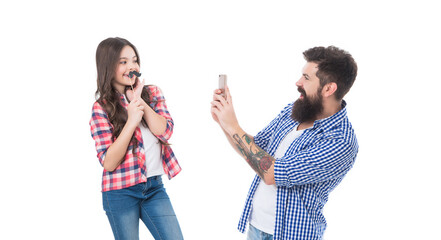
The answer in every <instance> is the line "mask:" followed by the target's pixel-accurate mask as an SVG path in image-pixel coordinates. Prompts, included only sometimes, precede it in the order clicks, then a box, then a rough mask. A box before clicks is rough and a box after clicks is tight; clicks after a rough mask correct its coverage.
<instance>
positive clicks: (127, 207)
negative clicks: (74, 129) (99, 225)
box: [90, 38, 183, 240]
mask: <svg viewBox="0 0 441 240" xmlns="http://www.w3.org/2000/svg"><path fill="white" fill-rule="evenodd" d="M96 66H97V72H98V78H97V90H96V96H97V101H96V102H95V103H94V104H93V108H92V118H91V120H90V130H91V134H92V138H93V139H94V140H95V146H96V150H97V153H98V154H97V157H98V160H99V161H100V163H101V165H102V166H103V167H104V170H103V180H102V196H103V207H104V210H105V211H106V214H107V217H108V219H109V222H110V225H111V227H112V231H113V235H114V236H115V239H138V238H139V229H138V227H139V219H141V220H142V221H143V222H144V224H145V225H146V226H147V228H148V229H149V231H150V233H151V234H152V235H153V236H154V238H155V239H172V240H176V239H183V237H182V233H181V229H180V227H179V223H178V220H177V218H176V215H175V213H174V211H173V207H172V205H171V202H170V199H169V197H168V195H167V193H166V191H165V189H164V187H163V184H162V179H161V175H162V174H167V175H168V177H169V179H171V178H173V177H174V176H176V175H177V174H178V173H179V172H180V171H181V168H180V166H179V164H178V162H177V160H176V158H175V156H174V154H173V151H172V149H171V148H170V146H169V144H167V142H168V139H169V138H170V136H171V134H172V131H173V120H172V118H171V116H170V114H169V112H168V110H167V106H166V104H165V98H164V96H163V95H162V92H161V90H160V89H159V88H158V87H156V86H152V85H150V86H144V80H143V81H142V83H141V82H140V81H139V79H138V77H136V76H133V77H132V78H130V77H129V75H130V74H129V73H130V72H131V71H137V72H139V66H140V60H139V56H138V52H137V50H136V48H135V46H133V45H132V44H131V43H130V42H129V41H127V40H125V39H122V38H108V39H106V40H104V41H102V42H101V43H100V44H99V45H98V48H97V51H96Z"/></svg>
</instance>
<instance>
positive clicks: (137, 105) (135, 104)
mask: <svg viewBox="0 0 441 240" xmlns="http://www.w3.org/2000/svg"><path fill="white" fill-rule="evenodd" d="M127 115H128V119H127V123H128V124H133V125H135V126H138V124H139V122H141V119H142V116H143V115H144V106H143V105H142V100H141V99H134V100H133V101H131V102H130V103H129V106H128V107H127Z"/></svg>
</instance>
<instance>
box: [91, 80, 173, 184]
mask: <svg viewBox="0 0 441 240" xmlns="http://www.w3.org/2000/svg"><path fill="white" fill-rule="evenodd" d="M145 88H148V90H149V93H150V100H151V103H150V107H151V108H152V109H153V110H154V111H155V112H156V113H158V114H160V115H161V116H163V117H165V119H166V120H167V128H166V130H165V132H164V133H163V134H161V135H155V136H156V137H157V138H158V139H159V140H160V141H161V142H162V144H161V145H162V154H161V158H162V164H163V167H164V172H165V173H166V174H167V175H168V177H169V179H171V178H173V177H174V176H176V175H177V174H178V173H179V172H180V171H181V167H180V166H179V163H178V161H177V159H176V157H175V154H174V153H173V150H172V149H171V147H170V146H169V144H168V140H169V139H170V137H171V135H172V133H173V125H174V124H173V119H172V118H171V116H170V113H169V112H168V110H167V105H166V104H165V98H164V95H163V94H162V92H161V90H160V89H159V88H158V87H156V86H152V85H150V86H145ZM120 97H121V104H122V105H123V106H124V107H125V108H127V106H128V104H129V103H128V102H127V100H126V99H125V97H124V95H122V94H121V96H120ZM89 124H90V131H91V134H92V138H93V140H95V147H96V151H97V157H98V160H99V161H100V163H101V165H103V160H104V158H105V156H106V152H107V149H108V148H109V146H110V145H111V144H112V143H113V142H114V140H115V139H112V132H113V125H112V124H111V123H110V121H109V118H108V116H107V113H106V111H105V110H104V109H103V107H102V106H101V105H100V104H99V103H98V102H95V103H94V104H93V108H92V118H91V119H90V122H89ZM134 134H135V137H136V139H137V140H138V147H137V149H136V152H137V157H135V156H134V155H133V153H132V149H133V144H132V143H130V144H129V147H128V149H127V152H126V155H125V157H124V160H123V162H122V163H121V164H120V165H119V166H118V168H117V169H115V170H114V171H113V172H108V171H106V170H105V169H104V170H103V180H102V191H103V192H105V191H110V190H117V189H122V188H127V187H130V186H133V185H136V184H138V183H142V182H146V181H147V178H146V172H147V171H148V169H146V168H145V151H144V144H143V140H142V134H141V129H140V128H139V127H137V128H136V130H135V133H134ZM147 154H148V153H147Z"/></svg>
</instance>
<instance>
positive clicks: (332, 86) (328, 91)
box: [322, 82, 337, 97]
mask: <svg viewBox="0 0 441 240" xmlns="http://www.w3.org/2000/svg"><path fill="white" fill-rule="evenodd" d="M335 91H337V83H335V82H330V83H328V84H326V85H325V86H324V87H323V90H322V94H323V97H330V96H332V95H333V94H334V93H335Z"/></svg>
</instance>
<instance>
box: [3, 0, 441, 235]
mask: <svg viewBox="0 0 441 240" xmlns="http://www.w3.org/2000/svg"><path fill="white" fill-rule="evenodd" d="M0 20H1V21H0V24H1V32H2V37H1V38H0V42H1V44H0V46H1V50H2V51H1V58H0V67H1V74H2V77H1V82H2V87H1V90H2V94H1V95H0V96H1V103H2V114H1V116H2V117H1V118H0V121H1V123H0V127H1V136H2V139H3V140H2V143H1V145H0V148H1V160H2V161H1V162H2V164H1V174H0V184H1V190H2V192H1V195H2V197H1V200H0V201H1V204H0V219H1V222H2V226H1V230H0V239H31V238H35V239H43V238H44V239H112V237H113V236H112V233H111V229H110V225H109V223H108V221H107V218H106V215H105V213H104V211H103V209H102V204H101V193H100V184H101V172H102V168H101V166H100V165H99V163H98V160H97V159H96V152H95V149H94V142H93V140H92V138H91V137H90V131H89V125H88V122H89V118H90V113H91V107H92V103H93V102H94V100H95V99H94V92H95V90H96V67H95V51H96V47H97V45H98V44H99V42H100V41H102V40H103V39H105V38H107V37H115V36H119V37H124V38H126V39H128V40H129V41H131V42H132V43H133V44H134V45H135V46H136V47H137V48H138V50H139V53H140V58H141V72H142V73H143V77H145V78H146V82H147V83H149V84H156V85H158V86H160V87H161V89H162V90H163V92H164V94H165V97H166V98H167V104H168V107H169V110H170V112H171V114H172V116H173V118H174V120H175V131H174V135H173V137H172V139H171V142H172V144H173V149H174V151H175V153H176V155H177V157H178V159H179V161H180V163H181V165H182V167H183V171H182V173H181V174H180V175H178V176H177V177H176V178H175V179H173V180H171V181H167V180H165V178H164V180H165V181H164V182H165V186H166V188H167V191H168V193H169V195H170V197H171V200H172V203H173V205H174V208H175V211H176V213H177V216H178V219H179V221H180V224H181V227H182V230H183V233H184V236H185V238H186V239H245V235H242V234H240V233H239V232H238V231H237V230H236V225H237V222H238V220H239V216H240V214H241V211H242V207H243V205H244V201H245V197H246V194H247V192H248V188H249V185H250V183H251V181H252V178H253V176H254V174H253V171H252V170H251V168H249V167H248V165H247V164H246V162H245V161H244V160H242V159H241V158H240V157H239V156H238V155H237V154H236V153H235V152H234V150H233V149H232V148H231V147H230V146H229V145H228V143H227V141H226V139H225V138H224V136H223V134H222V132H221V130H220V128H219V127H218V126H217V125H216V124H215V123H214V121H212V119H211V115H210V101H211V98H212V92H213V90H214V89H215V88H216V86H217V76H218V74H220V73H225V74H228V80H229V86H230V89H231V92H232V96H233V99H234V104H235V109H236V112H237V116H238V119H239V122H240V124H241V126H242V127H243V128H244V130H245V131H247V132H248V133H250V134H253V135H254V134H256V133H257V132H258V131H259V130H260V129H261V128H263V127H264V126H265V125H266V124H267V123H269V121H270V120H271V119H273V118H274V117H275V116H276V115H277V114H278V113H279V112H280V110H281V109H282V108H283V107H284V106H285V105H286V104H288V103H289V102H290V101H293V100H295V99H296V98H297V97H298V93H297V91H296V87H295V82H296V81H297V79H298V78H299V77H300V75H301V69H302V67H303V65H304V60H303V57H302V52H303V51H304V50H306V49H308V48H310V47H314V46H329V45H335V46H338V47H340V48H343V49H345V50H348V51H349V52H350V53H351V54H352V55H353V57H354V58H355V60H356V61H357V63H358V66H359V73H358V78H357V80H356V82H355V84H354V86H353V88H352V90H351V91H350V92H349V94H348V95H347V97H346V101H347V102H348V115H349V118H350V120H351V121H352V124H353V126H354V128H355V130H356V134H357V137H358V141H359V145H360V151H359V154H358V158H357V160H356V163H355V166H354V168H353V169H352V170H351V171H350V172H349V174H348V175H347V177H346V178H345V179H344V180H343V182H342V183H341V184H340V185H339V186H338V187H337V189H336V190H335V191H334V192H333V193H331V195H330V199H329V202H328V204H327V205H326V207H325V216H326V218H327V221H328V229H327V231H326V233H325V238H326V239H328V240H329V239H331V240H332V239H338V240H342V239H441V237H440V236H439V230H438V229H439V225H440V223H441V221H440V220H439V215H440V214H441V207H440V187H439V185H440V183H441V181H440V174H439V170H440V166H441V164H440V160H441V158H440V156H439V145H440V143H441V142H440V140H439V139H440V138H439V136H440V134H441V131H440V128H439V125H438V124H439V121H440V120H439V119H440V118H439V116H440V110H439V109H440V108H439V106H438V105H439V103H440V100H439V97H438V96H439V91H440V87H441V84H440V80H441V79H440V75H439V68H440V64H441V61H440V54H441V48H440V45H439V44H440V42H441V38H440V36H439V34H438V33H439V23H440V22H441V17H440V15H439V8H437V7H435V1H426V0H421V1H418V3H414V2H413V1H412V2H411V1H364V2H360V3H358V2H357V1H301V2H300V1H298V2H296V1H276V0H274V1H261V0H255V1H239V0H231V1H230V0H223V1H207V0H206V1H202V0H201V1H196V0H190V1H112V0H108V1H72V2H65V1H15V2H14V3H12V2H11V3H5V2H2V3H0ZM140 235H141V238H142V239H152V237H151V236H150V235H149V233H148V231H147V230H146V229H145V227H141V233H140Z"/></svg>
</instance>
